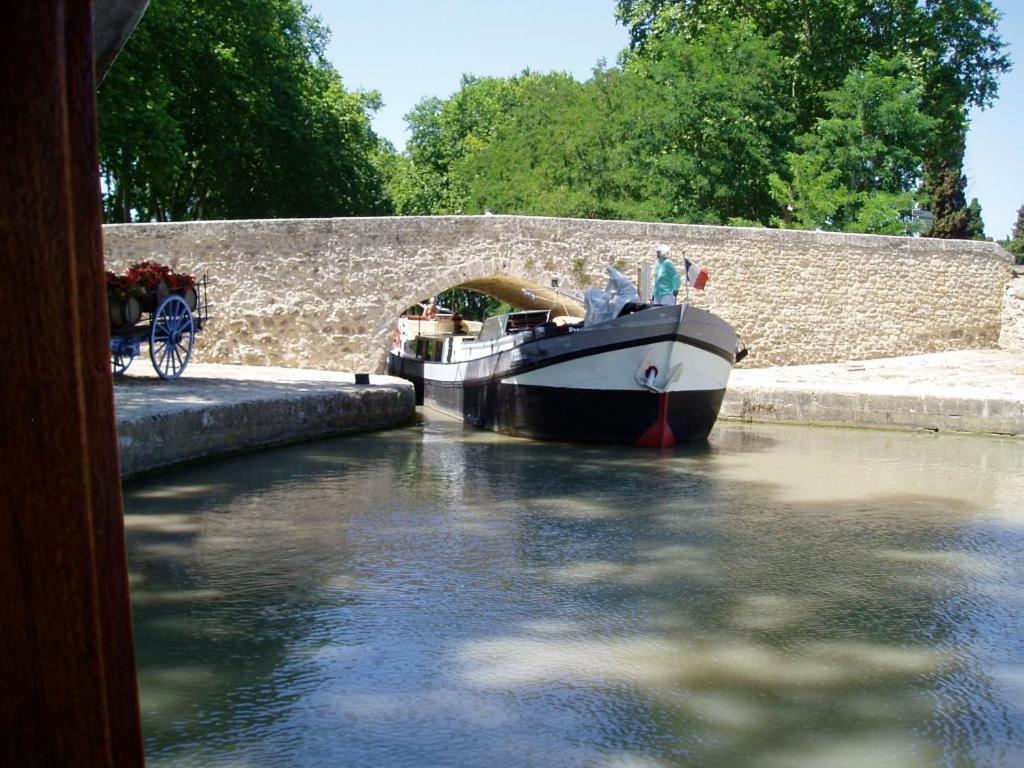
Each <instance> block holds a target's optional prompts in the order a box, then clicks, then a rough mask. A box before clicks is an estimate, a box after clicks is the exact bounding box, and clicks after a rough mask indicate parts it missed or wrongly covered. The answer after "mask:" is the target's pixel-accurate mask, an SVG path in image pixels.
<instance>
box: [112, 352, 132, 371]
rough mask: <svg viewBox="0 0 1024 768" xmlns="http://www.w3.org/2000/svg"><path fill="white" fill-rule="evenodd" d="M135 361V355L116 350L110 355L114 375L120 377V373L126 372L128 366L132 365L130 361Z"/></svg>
mask: <svg viewBox="0 0 1024 768" xmlns="http://www.w3.org/2000/svg"><path fill="white" fill-rule="evenodd" d="M134 359H135V355H133V354H131V352H127V353H125V352H122V351H121V350H118V351H117V352H114V353H113V354H111V360H112V361H113V367H114V375H115V376H120V375H121V374H122V373H124V372H125V371H127V370H128V366H129V365H131V364H132V360H134Z"/></svg>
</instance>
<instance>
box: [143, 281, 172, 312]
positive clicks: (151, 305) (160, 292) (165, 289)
mask: <svg viewBox="0 0 1024 768" xmlns="http://www.w3.org/2000/svg"><path fill="white" fill-rule="evenodd" d="M170 295H171V289H170V287H169V286H168V285H167V283H166V282H165V281H164V280H161V281H160V282H159V283H157V284H156V288H152V289H150V290H149V291H147V292H146V295H145V296H143V297H142V299H141V301H140V304H141V306H142V311H143V312H156V308H157V307H158V306H159V305H160V302H161V301H163V300H164V299H166V298H167V297H168V296H170Z"/></svg>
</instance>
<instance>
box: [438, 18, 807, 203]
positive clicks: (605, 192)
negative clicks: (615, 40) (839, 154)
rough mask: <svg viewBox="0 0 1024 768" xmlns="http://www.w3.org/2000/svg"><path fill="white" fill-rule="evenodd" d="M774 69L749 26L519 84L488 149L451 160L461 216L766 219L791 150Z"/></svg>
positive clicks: (770, 57)
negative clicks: (580, 76) (774, 179)
mask: <svg viewBox="0 0 1024 768" xmlns="http://www.w3.org/2000/svg"><path fill="white" fill-rule="evenodd" d="M783 87H784V81H783V78H782V72H781V65H780V62H779V59H778V57H777V56H776V55H775V54H774V52H773V51H772V50H771V48H770V46H769V45H768V44H767V42H766V41H764V40H763V39H761V38H760V37H759V36H758V35H757V34H756V33H754V32H753V30H752V29H751V28H750V27H749V25H728V26H727V27H723V28H716V29H714V30H711V31H709V33H708V34H707V36H706V37H705V38H704V39H702V40H700V41H696V42H687V41H685V40H683V39H681V38H679V37H670V38H666V39H664V40H662V41H659V42H658V44H657V51H656V52H652V54H651V55H650V56H648V57H646V58H645V59H643V60H642V61H641V60H636V61H633V62H630V64H629V65H628V66H626V67H625V68H624V69H604V68H601V69H598V70H596V71H595V73H594V76H593V78H591V80H589V81H587V82H586V83H578V82H576V81H575V80H573V79H572V78H571V77H569V76H568V75H560V74H553V75H546V76H543V77H535V78H534V79H533V80H531V81H530V82H528V83H524V84H523V85H522V87H521V89H520V92H519V100H518V103H517V104H515V105H514V106H513V107H512V108H511V110H510V111H509V113H508V114H507V116H506V117H504V118H503V120H502V123H501V124H500V125H499V126H498V127H497V128H496V129H495V131H494V133H493V134H492V135H491V137H490V139H489V141H488V142H487V143H485V144H481V145H479V146H477V147H475V148H473V149H472V150H471V151H467V152H466V153H465V154H464V156H463V158H462V159H461V160H460V161H459V162H458V163H456V164H455V165H454V166H453V173H454V174H455V175H456V176H457V177H458V179H459V183H460V184H462V185H463V187H464V188H465V189H467V190H468V198H467V202H468V206H469V207H468V209H467V210H483V209H485V208H490V209H492V210H498V211H501V212H516V213H527V214H544V215H560V216H581V217H603V218H630V219H642V220H652V219H654V220H669V221H691V222H704V223H725V222H726V221H728V220H729V219H731V218H733V217H737V218H740V217H742V218H744V219H748V220H754V221H763V222H767V220H768V216H769V215H770V213H771V211H772V209H773V203H772V200H771V197H770V194H769V189H768V184H767V180H766V179H767V176H768V174H769V172H770V171H771V170H772V169H774V168H776V167H778V165H779V164H780V163H781V162H782V160H783V154H784V152H785V149H786V148H787V146H788V142H789V126H790V122H791V117H790V115H789V114H788V113H787V112H786V111H785V110H784V109H782V108H781V107H780V106H779V103H780V101H781V100H780V98H779V94H780V92H781V91H782V90H783Z"/></svg>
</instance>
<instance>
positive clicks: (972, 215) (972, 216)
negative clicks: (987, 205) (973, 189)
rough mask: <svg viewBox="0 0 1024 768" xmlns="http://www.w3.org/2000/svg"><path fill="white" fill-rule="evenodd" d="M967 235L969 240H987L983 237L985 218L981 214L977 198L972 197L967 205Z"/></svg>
mask: <svg viewBox="0 0 1024 768" xmlns="http://www.w3.org/2000/svg"><path fill="white" fill-rule="evenodd" d="M967 215H968V217H969V218H968V222H967V236H968V238H969V239H971V240H987V239H988V238H986V237H985V220H984V218H982V215H981V203H979V202H978V198H976V197H972V198H971V202H970V205H968V206H967Z"/></svg>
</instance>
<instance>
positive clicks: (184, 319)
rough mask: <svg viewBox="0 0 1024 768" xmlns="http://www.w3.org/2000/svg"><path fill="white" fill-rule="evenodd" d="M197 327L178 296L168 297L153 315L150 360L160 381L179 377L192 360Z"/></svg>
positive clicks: (150, 335)
mask: <svg viewBox="0 0 1024 768" xmlns="http://www.w3.org/2000/svg"><path fill="white" fill-rule="evenodd" d="M195 340H196V326H195V322H194V321H193V319H192V313H191V312H190V311H189V308H188V305H187V304H186V303H185V300H184V299H182V298H181V296H177V295H174V296H168V297H167V298H166V299H164V300H163V301H162V302H160V306H158V307H157V308H156V311H155V312H154V313H153V328H152V330H150V332H149V358H150V360H152V361H153V367H154V368H155V369H156V372H157V374H159V376H160V378H161V379H176V378H178V377H179V376H181V373H182V371H184V370H185V366H187V365H188V361H189V360H190V359H191V357H192V346H193V344H195Z"/></svg>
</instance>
